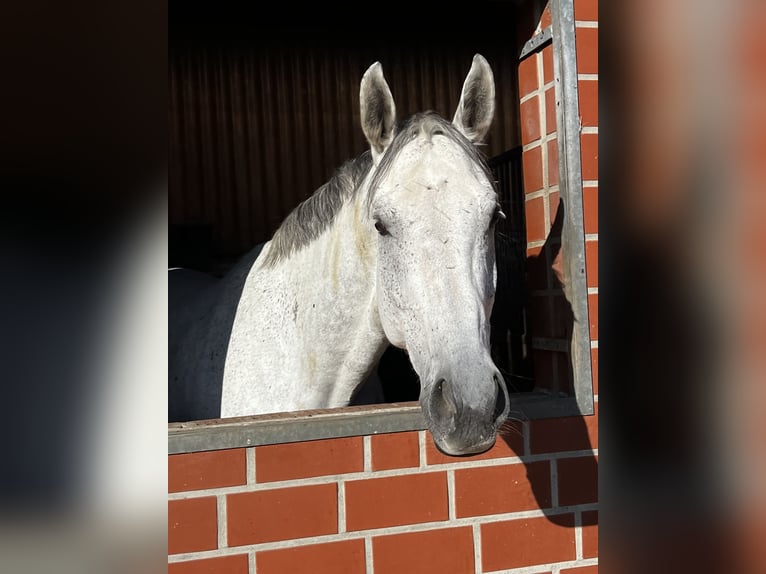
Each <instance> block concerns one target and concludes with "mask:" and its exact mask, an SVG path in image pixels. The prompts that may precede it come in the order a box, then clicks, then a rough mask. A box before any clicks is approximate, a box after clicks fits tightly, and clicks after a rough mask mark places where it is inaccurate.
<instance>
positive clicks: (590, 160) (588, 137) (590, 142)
mask: <svg viewBox="0 0 766 574" xmlns="http://www.w3.org/2000/svg"><path fill="white" fill-rule="evenodd" d="M580 155H581V157H582V178H583V179H590V180H596V179H598V134H582V135H581V136H580Z"/></svg>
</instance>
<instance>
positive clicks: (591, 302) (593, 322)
mask: <svg viewBox="0 0 766 574" xmlns="http://www.w3.org/2000/svg"><path fill="white" fill-rule="evenodd" d="M588 325H589V326H590V340H591V341H598V295H597V294H594V295H588Z"/></svg>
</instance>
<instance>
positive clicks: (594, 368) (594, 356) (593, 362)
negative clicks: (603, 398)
mask: <svg viewBox="0 0 766 574" xmlns="http://www.w3.org/2000/svg"><path fill="white" fill-rule="evenodd" d="M590 370H591V372H592V374H593V394H594V395H597V394H598V348H595V349H591V350H590Z"/></svg>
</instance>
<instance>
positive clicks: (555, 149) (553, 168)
mask: <svg viewBox="0 0 766 574" xmlns="http://www.w3.org/2000/svg"><path fill="white" fill-rule="evenodd" d="M546 145H547V146H548V185H550V186H554V185H558V183H559V142H558V140H555V139H554V140H549V141H548V143H547V144H546ZM555 213H556V212H555V211H551V221H553V219H554V215H555Z"/></svg>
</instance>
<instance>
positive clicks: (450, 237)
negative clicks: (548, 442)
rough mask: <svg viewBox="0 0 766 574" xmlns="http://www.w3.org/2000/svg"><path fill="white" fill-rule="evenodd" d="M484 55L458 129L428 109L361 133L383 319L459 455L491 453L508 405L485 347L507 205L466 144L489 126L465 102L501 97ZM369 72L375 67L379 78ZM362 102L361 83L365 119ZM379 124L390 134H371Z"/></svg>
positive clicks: (437, 430) (435, 429)
mask: <svg viewBox="0 0 766 574" xmlns="http://www.w3.org/2000/svg"><path fill="white" fill-rule="evenodd" d="M477 58H481V57H480V56H478V57H477ZM477 58H474V65H473V67H472V68H471V72H469V76H468V78H467V79H466V86H464V89H463V97H462V98H461V104H460V106H459V108H458V112H457V113H456V115H455V119H454V120H453V122H452V124H450V123H449V122H447V121H445V120H443V119H441V118H438V117H436V116H434V115H430V114H426V115H421V116H416V119H413V120H412V121H411V122H410V123H408V124H405V126H404V127H403V128H402V130H401V131H400V133H398V134H389V135H388V136H386V133H387V131H388V130H387V128H386V127H385V126H386V125H391V123H392V122H391V121H389V120H390V118H389V119H385V118H384V119H383V120H377V121H374V122H371V124H372V127H371V128H370V129H365V133H366V134H367V135H368V139H370V143H371V147H372V150H373V161H374V162H375V164H376V166H377V169H378V170H379V173H377V174H373V176H372V182H373V189H372V193H373V194H374V195H373V196H372V201H371V204H370V215H371V225H374V227H375V230H376V233H377V238H378V239H377V250H378V268H377V300H378V309H379V313H380V320H381V324H382V326H383V330H384V332H385V334H386V337H387V338H388V340H389V341H390V342H391V343H392V344H394V345H396V346H397V347H400V348H403V349H406V350H407V352H408V353H409V356H410V360H411V362H412V365H413V367H414V368H415V371H416V372H417V373H418V375H419V377H420V381H421V394H420V404H421V408H422V409H423V413H424V415H425V418H426V421H427V423H428V427H429V430H430V431H431V434H432V436H433V438H434V440H435V442H436V444H437V446H438V447H439V448H440V449H441V450H442V451H444V452H446V453H448V454H453V455H460V454H470V453H475V452H482V451H484V450H487V449H488V448H490V447H491V446H492V445H493V444H494V442H495V437H496V433H497V429H498V427H499V425H500V424H502V422H503V421H504V420H505V417H506V416H507V413H508V405H509V401H508V394H507V391H506V389H505V386H504V384H503V382H502V376H501V375H500V373H499V371H498V370H497V367H496V366H495V365H494V363H493V362H492V359H491V357H490V351H489V349H490V346H489V337H490V324H489V317H490V313H491V310H492V304H493V301H494V294H495V281H496V270H495V252H494V224H495V221H496V219H497V217H498V216H499V213H500V212H499V209H498V205H497V198H496V194H495V191H494V189H493V186H492V184H491V182H490V181H489V178H488V176H487V173H486V171H485V170H484V168H483V167H482V165H481V164H480V162H478V161H477V156H476V153H475V151H474V150H473V148H472V146H473V143H472V141H471V140H474V141H475V140H476V139H478V138H480V137H481V136H483V135H484V133H485V132H486V128H488V126H489V122H488V121H487V118H486V117H483V116H481V114H477V112H476V110H477V107H481V106H480V105H479V104H477V103H476V102H472V101H468V100H470V99H471V98H472V97H473V96H472V95H471V94H474V95H475V94H477V93H479V94H484V95H486V94H488V93H492V94H493V93H494V85H493V84H492V85H491V86H489V87H488V84H487V82H488V81H489V82H491V71H489V66H488V65H486V61H484V60H483V58H481V59H480V60H477ZM373 68H374V67H373ZM373 68H371V69H370V71H368V74H370V73H373V74H375V71H374V70H373ZM377 72H378V73H380V70H379V66H378V69H377ZM368 74H366V75H365V77H367V75H368ZM487 74H489V80H488V78H487ZM381 81H383V80H382V73H380V76H379V77H378V78H373V79H372V80H370V79H369V78H368V84H370V83H371V82H372V83H373V84H376V86H377V87H376V88H375V91H377V93H378V94H383V95H384V96H385V94H386V93H388V97H390V92H389V91H388V88H387V86H385V88H383V87H382V85H381V84H380V82H381ZM383 82H384V81H383ZM477 84H478V85H477ZM467 94H468V95H467ZM368 95H369V94H368ZM373 97H374V94H373ZM364 98H365V80H363V82H362V102H363V105H362V111H363V113H362V117H363V122H364V119H365V117H367V116H366V115H365V113H366V112H365V105H364V101H365V100H364ZM384 99H385V97H384ZM483 105H484V109H485V111H486V102H484V104H483ZM369 109H377V110H386V109H390V110H393V109H394V106H393V101H391V102H389V103H386V102H383V103H380V102H378V103H375V102H372V103H370V102H368V107H367V111H369ZM367 115H368V116H369V114H367ZM469 116H470V117H471V118H472V122H473V123H471V124H470V125H466V123H465V121H466V120H464V119H461V118H465V117H469ZM368 119H369V118H368ZM490 119H491V111H490ZM363 125H364V124H363ZM481 125H484V126H485V127H484V128H481V127H477V126H481ZM381 126H382V127H381ZM376 127H377V128H379V129H378V132H377V134H378V135H380V134H383V136H384V137H383V139H384V140H385V139H387V141H384V142H383V143H381V142H380V138H379V139H378V140H375V137H376V132H375V128H376ZM408 130H409V133H408ZM397 138H403V139H401V140H399V139H397ZM376 142H377V144H379V145H376ZM389 146H390V149H389ZM376 149H377V152H376Z"/></svg>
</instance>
